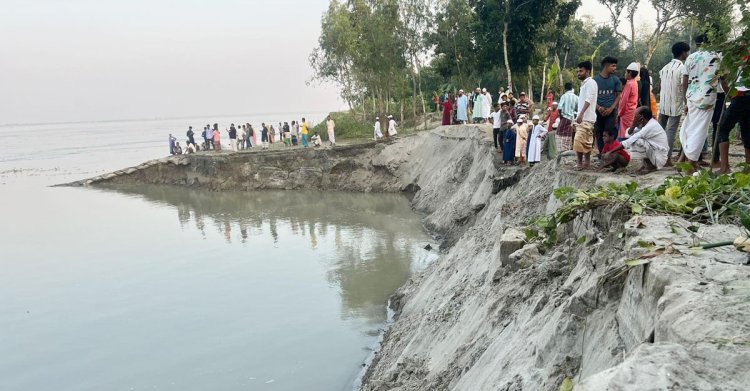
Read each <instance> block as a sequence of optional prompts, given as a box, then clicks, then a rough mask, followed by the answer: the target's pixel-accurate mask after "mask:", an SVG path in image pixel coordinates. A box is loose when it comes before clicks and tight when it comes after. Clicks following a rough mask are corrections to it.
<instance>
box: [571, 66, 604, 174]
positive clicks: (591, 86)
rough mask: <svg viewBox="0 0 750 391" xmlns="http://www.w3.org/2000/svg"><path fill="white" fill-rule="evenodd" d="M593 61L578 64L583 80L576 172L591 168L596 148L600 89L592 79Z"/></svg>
mask: <svg viewBox="0 0 750 391" xmlns="http://www.w3.org/2000/svg"><path fill="white" fill-rule="evenodd" d="M591 68H592V67H591V61H584V62H582V63H580V64H578V79H579V80H582V81H583V83H582V84H581V94H580V95H579V96H578V117H576V119H575V121H574V124H573V126H574V127H575V130H576V136H575V140H574V141H573V150H574V151H575V152H576V157H577V162H578V164H576V170H583V169H588V168H589V167H591V150H592V149H593V148H594V123H595V122H596V99H597V98H598V96H599V87H598V86H597V85H596V82H595V81H594V79H592V78H591Z"/></svg>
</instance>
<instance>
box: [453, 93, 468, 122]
mask: <svg viewBox="0 0 750 391" xmlns="http://www.w3.org/2000/svg"><path fill="white" fill-rule="evenodd" d="M468 107H469V98H467V97H466V94H464V90H458V98H456V121H457V122H458V123H461V124H465V123H467V122H469V117H468V116H467V115H466V109H467V108H468Z"/></svg>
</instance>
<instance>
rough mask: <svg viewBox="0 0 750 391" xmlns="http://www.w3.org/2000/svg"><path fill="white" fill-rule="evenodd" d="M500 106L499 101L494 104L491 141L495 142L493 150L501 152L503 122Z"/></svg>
mask: <svg viewBox="0 0 750 391" xmlns="http://www.w3.org/2000/svg"><path fill="white" fill-rule="evenodd" d="M501 110H502V108H501V106H500V104H499V103H496V104H495V111H494V112H493V113H492V141H493V142H494V143H495V151H496V152H497V153H502V152H503V148H502V142H503V141H502V127H503V124H504V123H505V122H504V121H503V119H502V111H501Z"/></svg>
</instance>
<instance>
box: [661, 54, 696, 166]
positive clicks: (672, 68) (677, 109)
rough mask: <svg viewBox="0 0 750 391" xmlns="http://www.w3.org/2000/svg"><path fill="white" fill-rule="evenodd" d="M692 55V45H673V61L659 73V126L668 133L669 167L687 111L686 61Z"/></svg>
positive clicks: (667, 164)
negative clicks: (681, 121)
mask: <svg viewBox="0 0 750 391" xmlns="http://www.w3.org/2000/svg"><path fill="white" fill-rule="evenodd" d="M688 54H690V45H688V44H687V43H685V42H677V43H675V44H674V45H672V57H673V58H672V61H670V62H669V63H667V65H665V66H664V68H662V69H661V71H659V79H661V94H660V98H661V101H660V102H659V125H661V127H662V128H664V129H665V130H666V132H667V140H668V141H667V142H668V144H669V145H668V147H669V151H668V153H667V163H666V164H665V165H666V166H667V167H669V166H671V165H672V149H673V148H674V139H675V136H676V135H677V126H679V125H680V117H681V116H682V113H683V111H684V110H685V91H687V85H688V73H687V68H685V64H684V63H685V59H687V57H688Z"/></svg>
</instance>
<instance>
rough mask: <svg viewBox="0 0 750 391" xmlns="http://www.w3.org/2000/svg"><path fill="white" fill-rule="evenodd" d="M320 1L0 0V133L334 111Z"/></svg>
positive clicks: (324, 2) (587, 5)
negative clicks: (313, 59) (37, 126)
mask: <svg viewBox="0 0 750 391" xmlns="http://www.w3.org/2000/svg"><path fill="white" fill-rule="evenodd" d="M328 1H329V0H296V1H293V0H212V1H209V0H117V1H115V0H0V2H1V3H2V9H3V11H2V12H0V48H2V50H0V82H1V83H0V85H2V86H3V87H4V90H5V93H4V94H2V95H0V124H12V123H44V122H64V121H95V120H117V119H148V118H174V117H191V116H207V115H232V114H270V113H290V112H292V113H294V112H298V113H300V114H301V115H304V113H306V112H307V113H314V112H324V111H334V110H338V109H341V108H342V107H343V103H342V101H341V100H340V99H339V97H338V92H337V89H336V87H335V86H331V85H320V84H313V85H310V86H308V85H307V83H306V82H308V81H309V80H310V79H311V76H312V69H311V68H310V66H309V62H308V56H309V54H310V52H311V51H312V50H313V48H314V47H315V46H316V43H317V39H318V36H319V35H320V17H321V15H322V13H323V12H324V11H325V10H326V8H327V6H328ZM583 4H584V5H583V7H581V8H582V10H581V11H579V14H584V13H588V14H592V15H593V16H594V18H595V20H596V21H597V22H606V21H607V20H608V14H607V11H606V8H604V7H602V6H601V5H599V4H598V3H597V2H596V0H583Z"/></svg>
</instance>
